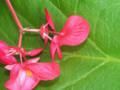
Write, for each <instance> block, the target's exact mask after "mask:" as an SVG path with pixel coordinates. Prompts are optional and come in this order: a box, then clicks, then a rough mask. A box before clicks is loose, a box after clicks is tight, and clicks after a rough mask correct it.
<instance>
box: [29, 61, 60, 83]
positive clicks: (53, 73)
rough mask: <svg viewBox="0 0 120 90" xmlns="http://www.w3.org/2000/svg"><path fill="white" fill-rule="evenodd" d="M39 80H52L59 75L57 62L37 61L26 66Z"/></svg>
mask: <svg viewBox="0 0 120 90" xmlns="http://www.w3.org/2000/svg"><path fill="white" fill-rule="evenodd" d="M27 68H29V69H30V70H31V71H32V72H33V73H34V74H35V75H38V76H39V78H40V80H45V81H46V80H53V79H55V78H57V77H58V76H59V75H60V67H59V64H57V63H37V64H30V65H28V66H27Z"/></svg>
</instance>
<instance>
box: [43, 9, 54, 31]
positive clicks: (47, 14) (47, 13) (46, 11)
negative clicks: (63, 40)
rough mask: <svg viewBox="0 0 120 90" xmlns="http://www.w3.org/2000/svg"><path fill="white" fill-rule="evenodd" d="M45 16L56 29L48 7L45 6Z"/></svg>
mask: <svg viewBox="0 0 120 90" xmlns="http://www.w3.org/2000/svg"><path fill="white" fill-rule="evenodd" d="M45 16H46V20H47V23H48V24H49V25H50V27H51V28H52V29H53V30H54V31H55V26H54V23H53V21H52V18H51V16H50V14H49V12H48V10H47V8H45Z"/></svg>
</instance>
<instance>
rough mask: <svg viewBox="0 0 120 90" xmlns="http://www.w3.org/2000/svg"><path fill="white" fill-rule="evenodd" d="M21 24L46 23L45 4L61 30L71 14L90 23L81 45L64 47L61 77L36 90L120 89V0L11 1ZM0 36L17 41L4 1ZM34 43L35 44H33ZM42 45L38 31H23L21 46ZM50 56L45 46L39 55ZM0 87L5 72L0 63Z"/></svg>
mask: <svg viewBox="0 0 120 90" xmlns="http://www.w3.org/2000/svg"><path fill="white" fill-rule="evenodd" d="M11 2H12V4H13V6H14V8H15V10H16V12H17V15H18V16H19V18H20V20H21V22H22V23H23V26H24V27H36V28H39V27H40V25H42V24H44V23H45V16H44V11H43V9H44V7H47V8H48V10H49V12H50V13H51V15H52V17H53V21H54V22H55V26H56V29H57V31H60V30H61V29H62V27H63V25H64V23H65V21H66V19H67V18H68V17H69V16H70V15H80V16H83V17H84V18H86V19H87V20H88V21H89V23H90V26H91V32H90V35H89V38H88V39H87V40H86V42H85V43H83V44H82V45H80V46H76V47H67V46H65V47H63V48H62V51H63V60H62V61H60V65H61V76H60V77H59V78H58V79H56V80H54V81H48V82H41V83H40V85H39V86H38V87H37V88H36V90H40V89H41V90H120V83H119V81H120V41H119V39H120V35H119V34H120V30H119V28H120V25H119V23H120V17H119V15H120V7H119V6H120V0H15V1H14V0H11ZM0 7H1V9H0V39H1V40H5V41H6V42H7V43H8V44H10V45H16V44H17V39H18V38H17V37H18V29H17V26H16V24H15V22H14V21H13V19H12V17H11V14H10V12H9V10H8V8H7V6H6V4H5V0H1V2H0ZM33 43H34V45H33ZM40 46H43V41H42V40H41V39H40V37H39V35H38V34H28V33H27V34H26V35H25V37H24V40H23V47H25V48H27V50H31V49H33V48H36V47H40ZM41 59H42V61H46V60H48V59H50V58H49V50H48V48H47V49H46V50H45V52H44V53H43V55H41ZM0 71H1V72H0V77H1V79H0V90H5V88H4V83H5V81H6V80H7V79H8V77H9V75H8V72H7V71H5V70H4V69H3V66H0Z"/></svg>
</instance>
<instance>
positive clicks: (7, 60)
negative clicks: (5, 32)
mask: <svg viewBox="0 0 120 90" xmlns="http://www.w3.org/2000/svg"><path fill="white" fill-rule="evenodd" d="M0 63H3V64H14V63H17V61H16V59H15V58H14V56H13V55H11V54H10V47H9V46H7V44H6V43H5V42H3V41H0Z"/></svg>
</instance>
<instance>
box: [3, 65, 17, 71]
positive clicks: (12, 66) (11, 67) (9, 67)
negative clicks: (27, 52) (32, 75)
mask: <svg viewBox="0 0 120 90" xmlns="http://www.w3.org/2000/svg"><path fill="white" fill-rule="evenodd" d="M15 65H16V64H12V65H6V66H5V69H7V70H9V71H11V70H12V69H13V68H14V67H15Z"/></svg>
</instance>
